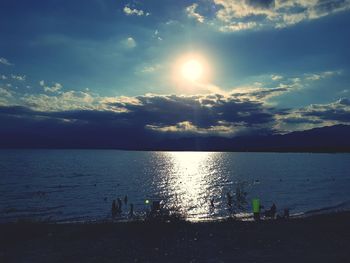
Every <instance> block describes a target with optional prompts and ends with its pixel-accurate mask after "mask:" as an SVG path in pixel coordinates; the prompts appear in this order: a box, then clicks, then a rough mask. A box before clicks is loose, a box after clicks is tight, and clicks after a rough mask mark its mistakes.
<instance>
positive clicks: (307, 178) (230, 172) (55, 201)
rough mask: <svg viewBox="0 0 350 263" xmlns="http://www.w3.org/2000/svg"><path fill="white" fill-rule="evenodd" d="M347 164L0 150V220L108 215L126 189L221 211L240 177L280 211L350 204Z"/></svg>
mask: <svg viewBox="0 0 350 263" xmlns="http://www.w3.org/2000/svg"><path fill="white" fill-rule="evenodd" d="M349 170H350V154H311V153H226V152H225V153H221V152H133V151H117V150H0V195H1V199H0V222H6V221H15V220H17V219H19V218H28V217H29V218H33V219H40V220H42V219H47V218H50V219H51V220H54V221H63V222H65V221H85V220H104V219H108V218H110V207H111V202H112V200H113V199H116V198H117V197H120V198H123V197H124V195H128V199H129V203H133V204H134V205H135V211H137V212H140V213H141V212H142V211H145V210H146V209H147V206H146V205H145V200H146V199H150V200H155V199H161V200H163V201H164V202H165V204H166V205H167V206H173V205H177V206H179V207H180V208H181V210H182V211H183V212H184V213H185V214H186V215H187V217H188V218H189V219H190V220H203V219H207V218H220V217H225V216H228V215H229V214H230V212H231V211H229V210H228V209H227V205H226V201H227V200H226V193H227V192H231V193H232V194H234V192H235V189H236V187H237V184H242V182H243V183H244V185H245V190H246V191H247V193H248V196H247V199H248V201H249V203H250V200H251V198H254V197H259V198H260V199H261V201H262V203H263V204H264V205H265V206H266V207H269V206H270V205H271V204H272V202H275V203H276V205H277V208H278V209H279V211H281V210H282V209H283V208H285V207H288V208H290V209H291V212H292V213H305V212H308V211H312V210H319V209H321V210H325V211H326V210H328V209H329V210H332V209H333V210H334V209H348V208H349V207H350V205H349V201H350V192H349V189H350V176H349ZM211 198H214V203H215V206H214V209H212V208H211V207H210V202H209V200H210V199H211ZM247 209H248V211H249V209H250V206H249V205H248V206H247ZM127 210H128V209H127V207H124V214H125V215H126V214H127Z"/></svg>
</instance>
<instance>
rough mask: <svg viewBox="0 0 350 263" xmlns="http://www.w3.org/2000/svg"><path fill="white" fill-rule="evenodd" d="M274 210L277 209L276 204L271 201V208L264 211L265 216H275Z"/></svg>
mask: <svg viewBox="0 0 350 263" xmlns="http://www.w3.org/2000/svg"><path fill="white" fill-rule="evenodd" d="M276 210H277V208H276V205H275V203H273V204H272V206H271V208H270V209H269V210H266V211H265V216H266V217H271V218H275V215H276Z"/></svg>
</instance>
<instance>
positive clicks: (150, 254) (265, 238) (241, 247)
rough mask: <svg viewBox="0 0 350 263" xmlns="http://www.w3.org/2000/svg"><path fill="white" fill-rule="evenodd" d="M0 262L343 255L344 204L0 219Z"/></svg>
mask: <svg viewBox="0 0 350 263" xmlns="http://www.w3.org/2000/svg"><path fill="white" fill-rule="evenodd" d="M0 233H1V235H0V247H1V248H0V261H1V262H63V261H65V262H347V261H348V260H349V257H350V251H349V248H350V211H347V212H337V213H329V214H322V215H312V216H308V217H303V218H292V219H288V220H264V221H260V222H247V221H236V220H224V221H215V222H213V221H210V222H198V223H191V222H187V221H178V222H171V223H164V222H156V221H145V222H140V221H135V222H125V223H121V222H117V223H112V222H106V223H101V222H97V223H75V224H74V223H65V224H52V223H49V224H47V223H5V224H0Z"/></svg>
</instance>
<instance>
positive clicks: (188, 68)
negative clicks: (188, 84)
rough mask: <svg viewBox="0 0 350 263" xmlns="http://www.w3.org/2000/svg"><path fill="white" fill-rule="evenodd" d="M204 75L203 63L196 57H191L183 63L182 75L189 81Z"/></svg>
mask: <svg viewBox="0 0 350 263" xmlns="http://www.w3.org/2000/svg"><path fill="white" fill-rule="evenodd" d="M202 75H203V65H202V64H201V63H200V62H199V61H198V60H196V59H189V60H186V61H185V62H183V64H182V65H181V76H182V77H183V78H185V79H186V80H189V81H197V80H199V79H200V78H201V77H202Z"/></svg>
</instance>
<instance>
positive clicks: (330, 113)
mask: <svg viewBox="0 0 350 263" xmlns="http://www.w3.org/2000/svg"><path fill="white" fill-rule="evenodd" d="M299 114H300V115H302V116H303V117H305V118H308V117H313V118H317V119H319V120H324V121H337V122H341V123H350V100H349V99H347V98H342V99H339V100H338V101H336V102H334V103H330V104H316V105H312V106H311V107H307V108H305V109H302V110H299ZM309 122H310V121H309Z"/></svg>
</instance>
